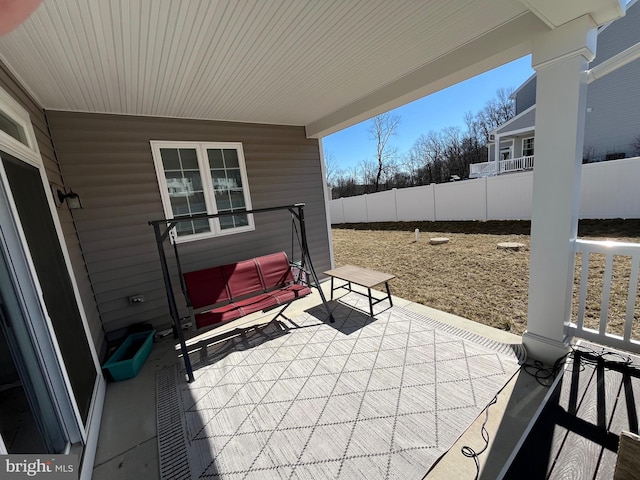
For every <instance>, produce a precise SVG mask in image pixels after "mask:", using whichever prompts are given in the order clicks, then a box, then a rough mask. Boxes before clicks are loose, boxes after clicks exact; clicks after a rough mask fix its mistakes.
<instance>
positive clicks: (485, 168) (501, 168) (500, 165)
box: [469, 155, 533, 178]
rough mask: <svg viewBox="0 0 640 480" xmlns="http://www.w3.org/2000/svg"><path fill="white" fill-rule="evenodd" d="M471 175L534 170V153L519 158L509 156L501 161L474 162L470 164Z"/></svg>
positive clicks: (487, 175) (488, 175)
mask: <svg viewBox="0 0 640 480" xmlns="http://www.w3.org/2000/svg"><path fill="white" fill-rule="evenodd" d="M469 167H470V169H469V177H470V178H480V177H491V176H494V175H500V174H502V173H511V172H522V171H525V170H533V155H528V156H526V157H518V158H508V159H506V160H500V161H499V162H497V164H496V162H484V163H474V164H471V165H469Z"/></svg>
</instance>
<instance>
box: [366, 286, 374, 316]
mask: <svg viewBox="0 0 640 480" xmlns="http://www.w3.org/2000/svg"><path fill="white" fill-rule="evenodd" d="M367 293H368V294H369V310H370V311H371V316H372V317H373V299H372V298H371V289H370V288H367Z"/></svg>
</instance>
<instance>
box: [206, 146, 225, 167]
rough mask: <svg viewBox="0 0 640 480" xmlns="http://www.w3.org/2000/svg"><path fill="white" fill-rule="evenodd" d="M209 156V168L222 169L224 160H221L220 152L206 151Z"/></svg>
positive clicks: (218, 150) (216, 150) (217, 150)
mask: <svg viewBox="0 0 640 480" xmlns="http://www.w3.org/2000/svg"><path fill="white" fill-rule="evenodd" d="M207 155H208V156H209V168H224V160H223V159H222V150H220V149H215V150H211V149H208V150H207Z"/></svg>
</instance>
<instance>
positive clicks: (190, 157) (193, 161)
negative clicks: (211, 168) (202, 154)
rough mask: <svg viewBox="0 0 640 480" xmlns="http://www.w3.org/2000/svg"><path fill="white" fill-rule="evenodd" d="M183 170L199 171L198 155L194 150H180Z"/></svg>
mask: <svg viewBox="0 0 640 480" xmlns="http://www.w3.org/2000/svg"><path fill="white" fill-rule="evenodd" d="M178 154H179V155H180V162H181V163H182V169H183V170H198V168H199V167H198V155H197V154H196V151H195V149H193V148H181V149H180V150H178Z"/></svg>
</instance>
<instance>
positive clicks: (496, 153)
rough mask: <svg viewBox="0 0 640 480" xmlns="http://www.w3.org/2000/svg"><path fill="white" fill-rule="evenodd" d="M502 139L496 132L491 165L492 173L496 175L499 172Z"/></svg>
mask: <svg viewBox="0 0 640 480" xmlns="http://www.w3.org/2000/svg"><path fill="white" fill-rule="evenodd" d="M501 141H502V138H501V137H500V135H498V134H496V148H495V150H494V151H493V161H494V163H493V167H494V169H495V170H494V171H493V174H494V175H498V174H499V173H500V160H501V159H500V142H501Z"/></svg>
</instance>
